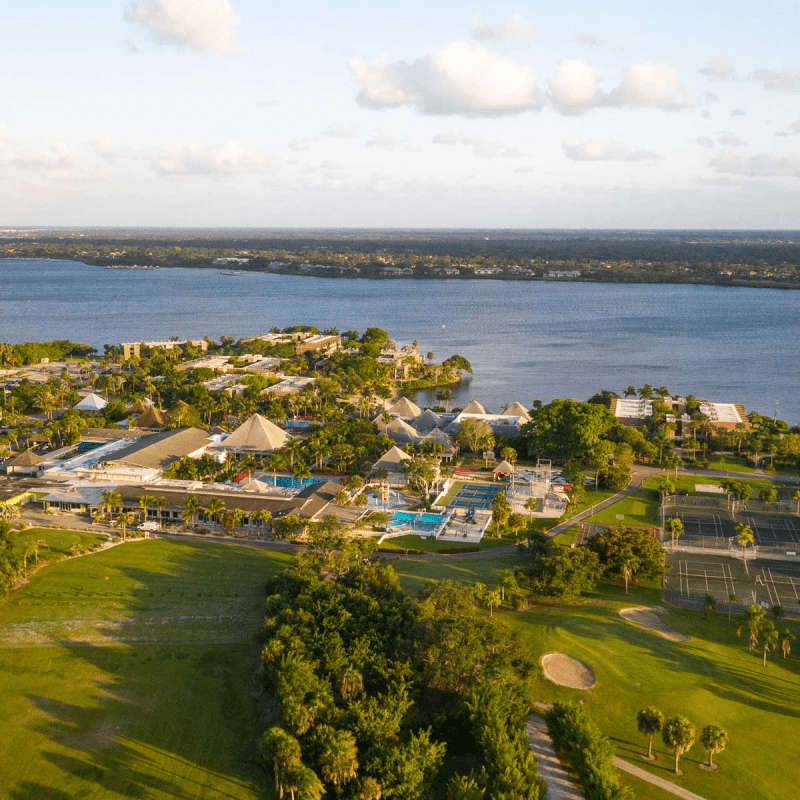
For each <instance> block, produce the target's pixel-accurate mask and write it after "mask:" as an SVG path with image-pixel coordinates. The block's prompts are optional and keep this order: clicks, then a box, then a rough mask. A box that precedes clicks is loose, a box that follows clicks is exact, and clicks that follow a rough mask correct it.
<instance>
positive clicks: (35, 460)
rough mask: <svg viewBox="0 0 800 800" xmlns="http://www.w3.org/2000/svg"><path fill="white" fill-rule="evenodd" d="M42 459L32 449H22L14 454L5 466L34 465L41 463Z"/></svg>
mask: <svg viewBox="0 0 800 800" xmlns="http://www.w3.org/2000/svg"><path fill="white" fill-rule="evenodd" d="M43 461H44V459H43V458H42V457H41V456H38V455H36V453H34V452H33V450H24V451H23V452H22V453H20V454H19V455H16V456H14V458H12V459H11V460H10V461H9V462H8V463H7V464H6V466H7V467H35V466H37V465H39V464H41V463H42V462H43Z"/></svg>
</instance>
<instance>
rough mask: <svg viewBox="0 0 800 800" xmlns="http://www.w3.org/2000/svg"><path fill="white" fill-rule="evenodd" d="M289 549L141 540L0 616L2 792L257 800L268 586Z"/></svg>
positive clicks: (35, 589) (73, 570) (44, 585)
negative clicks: (260, 632)
mask: <svg viewBox="0 0 800 800" xmlns="http://www.w3.org/2000/svg"><path fill="white" fill-rule="evenodd" d="M290 561H291V556H290V555H286V554H284V553H275V552H269V551H265V550H259V549H254V548H246V547H241V546H225V545H219V544H213V543H207V542H189V541H187V542H172V541H164V540H149V541H136V542H128V543H125V544H123V545H120V546H118V547H114V548H111V549H109V550H106V551H104V552H102V553H96V554H92V555H89V556H84V557H81V558H76V559H70V560H68V561H65V562H63V563H60V564H53V565H51V566H48V567H46V568H45V569H43V570H41V571H40V572H38V573H37V574H36V575H34V577H33V578H32V580H31V582H30V584H28V585H26V586H24V587H22V588H21V589H20V590H18V591H17V592H15V593H14V594H13V595H12V596H11V598H10V599H9V600H8V601H7V603H6V604H5V605H4V606H2V607H0V719H2V720H3V725H2V726H0V775H2V781H0V797H8V798H19V799H21V798H30V800H39V798H55V799H56V800H66V798H81V797H86V798H101V800H105V799H106V798H108V799H109V800H110V798H123V797H124V798H131V797H139V798H145V797H146V798H218V797H229V798H257V797H261V796H262V794H263V780H264V779H263V777H262V774H261V771H260V770H259V768H257V766H256V765H255V763H254V761H253V755H254V744H255V739H256V737H257V735H258V729H257V724H256V723H257V720H256V718H255V708H254V701H253V689H254V687H253V683H252V675H253V670H254V668H255V656H256V652H257V651H256V650H255V647H254V634H255V632H256V631H257V629H258V626H259V624H260V619H261V611H260V610H261V608H262V607H263V585H264V582H265V580H266V579H267V577H268V576H270V575H271V574H273V573H274V572H275V571H276V570H279V569H282V568H283V567H285V566H286V565H288V564H289V563H290Z"/></svg>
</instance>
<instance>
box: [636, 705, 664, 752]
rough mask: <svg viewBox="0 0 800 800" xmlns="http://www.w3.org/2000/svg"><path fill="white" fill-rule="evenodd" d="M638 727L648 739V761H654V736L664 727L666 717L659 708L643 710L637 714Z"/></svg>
mask: <svg viewBox="0 0 800 800" xmlns="http://www.w3.org/2000/svg"><path fill="white" fill-rule="evenodd" d="M636 727H637V728H638V729H639V733H643V734H644V735H645V736H647V737H648V739H647V760H648V761H652V760H653V735H654V734H656V733H659V731H661V729H662V728H663V727H664V715H663V714H662V713H661V712H660V711H659V710H658V709H657V708H652V707H651V708H643V709H642V710H641V711H639V712H638V713H637V714H636Z"/></svg>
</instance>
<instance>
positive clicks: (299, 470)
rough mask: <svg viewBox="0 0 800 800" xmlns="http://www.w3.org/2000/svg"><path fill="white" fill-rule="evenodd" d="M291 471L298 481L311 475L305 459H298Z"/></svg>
mask: <svg viewBox="0 0 800 800" xmlns="http://www.w3.org/2000/svg"><path fill="white" fill-rule="evenodd" d="M293 472H294V477H295V478H297V480H299V481H302V480H306V479H307V478H310V477H311V467H309V466H308V464H306V462H305V461H298V462H297V463H296V464H295V465H294V469H293Z"/></svg>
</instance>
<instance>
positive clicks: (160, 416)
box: [130, 406, 167, 430]
mask: <svg viewBox="0 0 800 800" xmlns="http://www.w3.org/2000/svg"><path fill="white" fill-rule="evenodd" d="M130 427H132V428H146V429H148V430H149V429H152V428H166V427H167V417H166V415H165V414H164V412H163V411H161V410H160V409H158V408H156V407H155V406H149V407H148V408H147V410H146V411H143V412H142V413H141V414H140V415H139V416H138V417H137V418H136V420H135V421H134V422H132V423H131V426H130Z"/></svg>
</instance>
